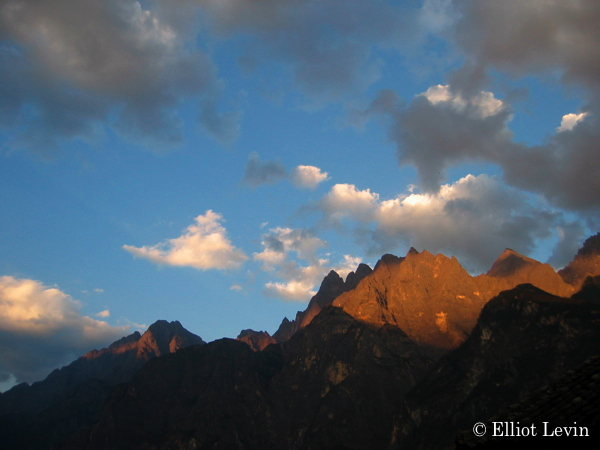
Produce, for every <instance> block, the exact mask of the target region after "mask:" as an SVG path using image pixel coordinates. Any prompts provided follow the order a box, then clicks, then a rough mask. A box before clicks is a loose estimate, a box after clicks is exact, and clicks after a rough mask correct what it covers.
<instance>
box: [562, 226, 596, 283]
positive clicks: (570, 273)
mask: <svg viewBox="0 0 600 450" xmlns="http://www.w3.org/2000/svg"><path fill="white" fill-rule="evenodd" d="M558 274H559V275H560V276H561V277H562V278H563V280H565V282H567V283H569V284H571V285H572V286H574V287H575V288H576V289H579V288H580V287H581V285H582V284H583V282H584V281H585V279H586V278H587V277H588V276H594V275H600V233H597V234H595V235H594V236H591V237H589V238H588V239H587V240H586V241H585V242H584V243H583V247H581V248H580V249H579V251H578V252H577V255H575V259H574V260H573V261H571V262H570V263H569V264H568V265H567V266H566V267H565V268H564V269H561V270H559V271H558Z"/></svg>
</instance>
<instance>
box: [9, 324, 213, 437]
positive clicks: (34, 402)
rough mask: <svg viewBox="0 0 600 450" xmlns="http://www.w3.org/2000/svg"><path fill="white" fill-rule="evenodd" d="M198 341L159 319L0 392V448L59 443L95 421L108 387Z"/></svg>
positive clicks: (193, 335)
mask: <svg viewBox="0 0 600 450" xmlns="http://www.w3.org/2000/svg"><path fill="white" fill-rule="evenodd" d="M203 344H205V342H204V341H203V340H202V339H201V338H200V337H199V336H196V335H195V334H193V333H190V332H189V331H188V330H186V329H185V328H184V327H183V326H182V325H181V324H180V323H179V322H178V321H175V322H170V323H169V322H167V321H165V320H159V321H157V322H155V323H154V324H152V325H150V327H149V328H148V329H147V330H146V331H145V332H144V334H140V333H139V332H137V331H136V332H134V333H132V334H131V335H129V336H126V337H123V338H121V339H119V340H118V341H116V342H114V343H113V344H111V345H110V346H109V347H107V348H104V349H101V350H91V351H90V352H88V353H86V354H85V355H84V356H82V357H81V358H78V359H77V360H75V361H73V362H72V363H71V364H69V365H68V366H65V367H63V368H61V369H56V370H54V371H53V372H52V373H51V374H50V375H48V377H47V378H46V379H45V380H43V381H39V382H36V383H33V384H32V385H31V386H29V385H27V384H26V383H23V384H20V385H18V386H15V387H14V388H12V389H11V390H9V391H7V392H5V393H3V394H2V395H1V396H0V441H2V448H11V447H13V446H14V447H15V448H19V447H23V446H25V447H33V448H36V447H39V446H40V445H41V444H42V443H44V445H48V444H52V443H56V442H59V441H60V440H61V439H64V438H66V437H68V436H69V435H70V434H71V433H73V432H74V431H75V430H77V429H78V428H80V427H82V426H85V425H89V424H90V423H93V422H94V421H95V420H97V416H98V413H99V411H100V408H101V407H102V404H103V403H104V401H105V399H106V398H107V396H108V394H109V392H110V391H111V390H112V388H113V387H114V386H115V385H117V384H119V383H124V382H127V381H129V380H131V378H132V377H133V376H134V375H135V373H137V371H138V370H139V369H140V368H141V367H142V366H143V365H144V364H146V363H147V362H148V361H149V360H151V359H154V358H157V357H160V356H163V355H166V354H170V353H174V352H176V351H178V350H179V349H181V348H183V347H187V346H190V345H203ZM74 411H75V412H76V413H74ZM32 429H35V430H36V433H31V430H32Z"/></svg>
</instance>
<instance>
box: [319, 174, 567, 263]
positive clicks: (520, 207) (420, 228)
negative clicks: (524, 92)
mask: <svg viewBox="0 0 600 450" xmlns="http://www.w3.org/2000/svg"><path fill="white" fill-rule="evenodd" d="M336 186H343V188H342V189H341V192H343V193H344V195H339V192H338V191H339V189H335V186H334V189H332V191H331V192H330V193H328V194H327V195H326V196H325V197H324V199H323V201H321V203H320V207H321V210H322V212H323V214H324V219H325V221H324V223H326V224H331V223H335V224H337V225H339V220H338V218H339V217H346V218H347V219H348V220H346V221H345V222H344V224H343V225H344V227H346V228H347V229H348V230H351V231H353V232H354V234H355V236H356V238H357V242H358V243H359V244H360V245H362V246H363V248H364V250H365V252H366V253H367V254H368V255H370V256H380V255H381V254H382V253H388V252H393V251H394V250H396V249H398V248H402V249H403V248H404V247H406V246H414V247H416V248H420V249H425V248H426V249H427V250H429V251H432V252H443V253H445V254H447V255H456V256H457V257H458V258H459V259H460V260H461V262H463V263H464V264H465V265H466V266H467V267H469V268H471V269H473V270H480V271H484V270H487V269H489V267H490V265H491V263H492V262H493V261H494V259H495V258H496V257H497V256H498V255H499V254H500V253H501V252H502V250H503V249H504V248H505V247H507V246H510V247H512V248H515V249H519V251H521V252H523V253H527V252H530V251H532V250H533V249H534V248H535V241H536V239H540V238H546V237H548V236H549V235H550V234H551V233H552V232H553V230H555V227H556V225H557V224H559V223H561V222H560V218H561V215H560V214H559V213H557V212H556V211H554V210H552V209H549V208H547V207H545V206H543V205H541V204H539V203H536V202H535V201H534V199H533V198H532V197H530V196H527V195H526V194H524V193H523V192H522V191H519V190H517V189H515V188H512V187H510V186H507V185H506V184H504V183H503V182H502V181H501V180H499V179H497V178H494V177H488V176H486V175H480V176H477V177H475V176H473V175H468V176H466V177H464V178H462V179H460V180H458V181H457V182H456V183H454V184H446V185H443V186H441V188H440V190H439V191H438V192H437V193H415V192H412V193H408V194H404V195H399V196H397V197H395V198H389V199H380V198H379V195H378V194H376V193H373V192H371V191H370V190H364V191H358V190H356V189H355V188H354V186H352V185H336ZM332 198H334V199H338V198H341V199H344V200H345V201H331V199H332ZM357 198H358V199H359V200H358V201H357V200H356V199H357ZM325 200H328V201H325ZM357 204H358V205H359V206H360V207H357Z"/></svg>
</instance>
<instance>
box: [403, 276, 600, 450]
mask: <svg viewBox="0 0 600 450" xmlns="http://www.w3.org/2000/svg"><path fill="white" fill-rule="evenodd" d="M597 295H598V290H596V296H597ZM574 297H575V298H564V297H557V296H554V295H551V294H549V293H547V292H544V291H542V290H540V289H538V288H536V287H535V286H532V285H530V284H524V285H519V286H517V287H515V288H514V289H511V290H507V291H503V292H502V293H500V294H499V295H498V296H497V297H495V298H493V299H492V300H490V301H489V302H488V303H487V304H486V305H485V307H484V308H483V310H482V311H481V315H480V317H479V320H478V322H477V325H476V326H475V328H474V329H473V332H472V333H471V335H470V336H469V338H468V339H467V341H466V342H465V343H464V344H463V345H462V346H461V347H460V348H458V349H457V350H455V351H453V352H451V353H449V354H447V355H446V356H445V357H443V358H442V359H441V360H439V361H438V363H437V364H436V366H434V367H433V369H432V370H431V371H430V372H429V374H428V375H427V376H426V377H424V378H423V379H422V380H421V382H419V383H418V384H417V386H415V388H414V389H413V390H411V391H410V392H409V393H408V394H407V396H406V398H405V405H404V407H403V408H402V412H401V413H400V414H399V415H398V416H397V418H396V420H395V425H394V438H393V441H394V443H395V446H394V448H414V449H428V448H445V447H444V445H447V446H450V448H454V447H453V445H452V444H453V441H454V438H455V435H456V433H457V431H458V430H461V429H465V430H466V429H472V427H473V424H474V423H476V422H483V421H485V420H487V419H489V418H490V417H492V416H494V415H496V414H497V413H498V411H499V410H500V409H501V408H505V407H507V406H509V405H511V404H513V403H516V402H518V401H520V400H522V399H523V398H525V396H526V395H528V394H530V393H532V392H533V391H535V390H536V389H538V388H540V387H542V386H544V385H545V384H547V383H549V382H550V381H551V380H553V379H555V378H557V377H559V376H560V375H561V374H562V373H564V372H565V371H567V370H571V369H574V368H576V367H578V366H579V365H581V364H582V363H583V362H584V361H585V360H586V359H587V358H589V357H592V356H595V355H597V354H598V342H599V339H600V298H598V297H596V298H595V299H594V300H593V301H590V300H582V299H577V298H576V297H577V296H574ZM540 425H541V424H540Z"/></svg>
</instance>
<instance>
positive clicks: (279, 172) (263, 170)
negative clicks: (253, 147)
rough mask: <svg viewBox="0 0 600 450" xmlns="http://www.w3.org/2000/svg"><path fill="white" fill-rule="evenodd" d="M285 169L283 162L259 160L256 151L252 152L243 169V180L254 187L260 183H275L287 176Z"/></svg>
mask: <svg viewBox="0 0 600 450" xmlns="http://www.w3.org/2000/svg"><path fill="white" fill-rule="evenodd" d="M287 176H288V175H287V171H286V170H285V167H284V166H283V164H282V163H281V162H279V161H266V162H263V161H261V160H260V156H258V153H256V152H253V153H251V154H250V157H249V158H248V162H247V163H246V168H245V169H244V178H243V180H242V181H243V182H244V183H246V184H249V185H250V186H253V187H256V186H260V185H261V184H271V183H277V182H278V181H281V180H283V179H285V178H287Z"/></svg>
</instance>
